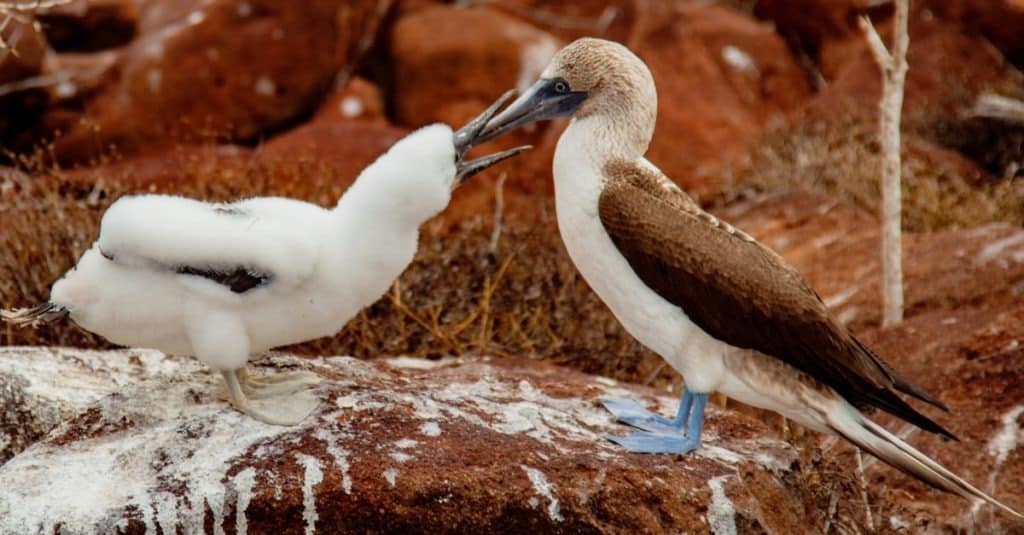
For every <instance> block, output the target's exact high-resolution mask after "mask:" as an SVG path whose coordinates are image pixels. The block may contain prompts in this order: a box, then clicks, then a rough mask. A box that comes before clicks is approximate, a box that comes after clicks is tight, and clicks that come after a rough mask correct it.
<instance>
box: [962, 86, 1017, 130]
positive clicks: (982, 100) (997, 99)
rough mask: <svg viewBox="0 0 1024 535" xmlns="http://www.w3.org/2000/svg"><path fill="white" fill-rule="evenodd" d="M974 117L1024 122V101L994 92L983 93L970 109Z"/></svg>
mask: <svg viewBox="0 0 1024 535" xmlns="http://www.w3.org/2000/svg"><path fill="white" fill-rule="evenodd" d="M969 113H970V115H971V116H972V117H984V118H987V119H998V120H1000V121H1006V122H1009V123H1017V124H1024V101H1021V100H1017V99H1015V98H1010V97H1004V96H1002V95H996V94H994V93H982V94H980V95H978V99H977V100H976V101H974V107H973V108H971V110H970V112H969Z"/></svg>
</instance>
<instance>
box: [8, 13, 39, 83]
mask: <svg viewBox="0 0 1024 535" xmlns="http://www.w3.org/2000/svg"><path fill="white" fill-rule="evenodd" d="M0 21H3V22H4V23H5V24H4V25H3V29H2V30H0V39H2V40H3V42H4V46H3V47H2V48H0V84H7V83H9V82H13V81H16V80H21V79H23V78H27V77H29V76H35V75H37V74H39V73H40V72H41V71H42V66H43V55H44V54H45V53H46V39H45V37H43V34H42V32H40V31H39V29H38V28H37V27H36V26H35V24H34V23H35V19H34V18H32V17H31V16H28V15H24V16H22V15H19V16H17V17H12V18H10V19H3V18H0ZM5 93H6V92H5Z"/></svg>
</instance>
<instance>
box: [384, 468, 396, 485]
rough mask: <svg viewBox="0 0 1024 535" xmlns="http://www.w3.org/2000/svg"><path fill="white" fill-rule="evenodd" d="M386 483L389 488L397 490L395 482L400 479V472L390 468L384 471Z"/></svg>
mask: <svg viewBox="0 0 1024 535" xmlns="http://www.w3.org/2000/svg"><path fill="white" fill-rule="evenodd" d="M383 475H384V481H387V482H388V486H390V487H391V488H395V481H396V480H397V479H398V470H395V469H394V468H388V469H387V470H384V474H383Z"/></svg>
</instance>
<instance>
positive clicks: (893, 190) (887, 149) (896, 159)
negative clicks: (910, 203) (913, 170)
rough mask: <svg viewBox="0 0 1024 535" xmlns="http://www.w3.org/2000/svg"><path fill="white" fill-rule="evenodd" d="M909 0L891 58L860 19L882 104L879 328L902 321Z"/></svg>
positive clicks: (898, 19) (899, 12)
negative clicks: (875, 66) (902, 118)
mask: <svg viewBox="0 0 1024 535" xmlns="http://www.w3.org/2000/svg"><path fill="white" fill-rule="evenodd" d="M909 9H910V0H896V15H895V18H894V21H893V50H892V54H890V53H889V50H888V49H886V47H885V43H883V42H882V38H881V36H879V35H878V31H877V30H875V27H874V26H873V25H872V24H871V19H869V18H868V17H866V16H865V17H861V19H860V27H861V30H863V31H864V33H865V35H866V37H867V40H868V45H869V46H870V48H871V52H872V54H873V55H874V57H875V61H876V62H877V63H878V67H879V69H881V71H882V100H881V102H880V104H879V108H880V111H881V117H880V120H879V139H880V141H881V145H882V304H883V305H882V306H883V311H882V324H883V325H892V324H894V323H897V322H899V321H900V320H902V319H903V268H902V260H901V259H902V231H901V228H900V225H901V222H900V216H901V214H900V206H901V203H902V200H901V194H902V192H901V189H900V113H901V111H902V109H903V84H904V81H905V80H906V77H907V48H908V47H909V45H910V36H909V34H908V32H907V18H908V11H909Z"/></svg>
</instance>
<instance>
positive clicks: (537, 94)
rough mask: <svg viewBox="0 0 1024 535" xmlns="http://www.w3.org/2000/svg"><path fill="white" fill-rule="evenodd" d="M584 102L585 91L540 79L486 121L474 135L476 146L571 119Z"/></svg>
mask: <svg viewBox="0 0 1024 535" xmlns="http://www.w3.org/2000/svg"><path fill="white" fill-rule="evenodd" d="M506 95H507V93H506ZM586 99H587V92H586V91H573V90H572V88H571V87H570V86H569V82H567V81H566V80H565V79H564V78H562V77H555V78H541V79H540V80H537V83H535V84H533V85H532V86H530V88H529V89H527V90H526V92H525V93H523V94H522V95H521V96H520V97H519V98H517V99H516V100H515V102H513V103H512V104H509V106H508V108H505V111H503V112H501V113H500V114H499V115H497V116H495V117H494V118H492V119H491V120H490V121H488V123H487V126H485V127H484V128H483V130H482V131H480V132H479V134H478V135H477V137H476V142H477V143H484V142H486V141H490V140H492V139H494V138H496V137H498V136H500V135H502V134H504V133H505V132H508V131H510V130H515V129H516V128H519V127H520V126H524V125H527V124H530V123H532V122H535V121H543V120H547V119H557V118H559V117H570V116H572V114H574V113H576V109H577V108H579V107H580V104H583V101H584V100H586Z"/></svg>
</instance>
